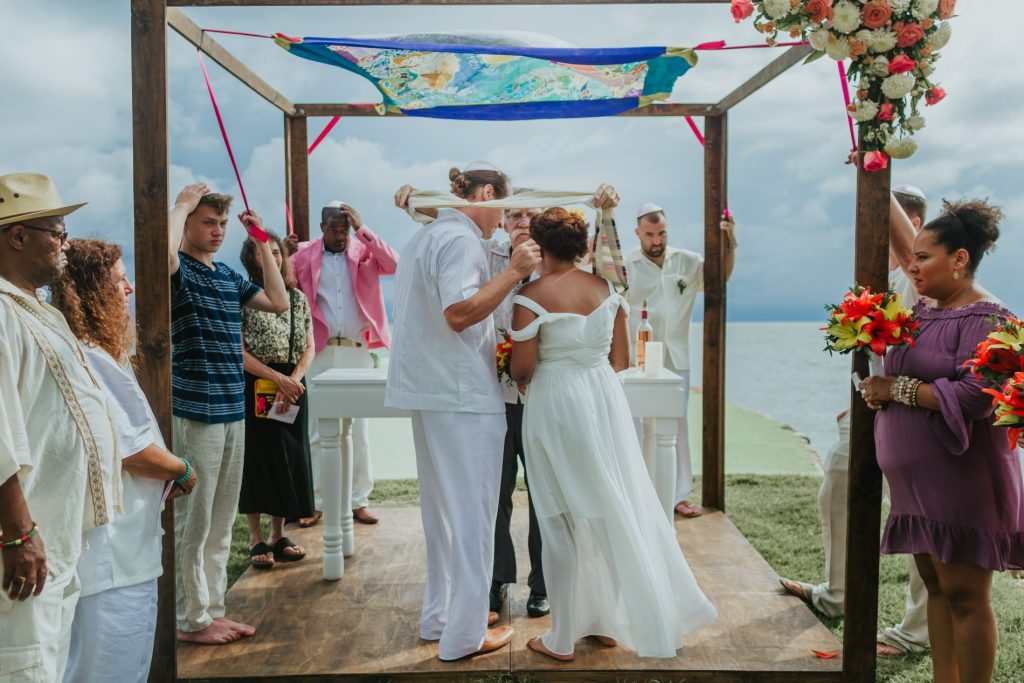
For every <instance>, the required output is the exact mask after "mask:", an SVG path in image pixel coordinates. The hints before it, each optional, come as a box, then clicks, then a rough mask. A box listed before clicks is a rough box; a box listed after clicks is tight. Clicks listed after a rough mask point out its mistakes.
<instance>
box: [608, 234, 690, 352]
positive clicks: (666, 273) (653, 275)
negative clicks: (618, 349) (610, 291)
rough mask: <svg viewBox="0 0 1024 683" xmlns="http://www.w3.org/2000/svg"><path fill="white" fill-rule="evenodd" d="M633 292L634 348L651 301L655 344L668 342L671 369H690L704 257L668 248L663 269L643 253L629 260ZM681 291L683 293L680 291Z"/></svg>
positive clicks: (631, 335) (630, 294) (628, 296)
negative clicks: (691, 336)
mask: <svg viewBox="0 0 1024 683" xmlns="http://www.w3.org/2000/svg"><path fill="white" fill-rule="evenodd" d="M625 260H626V270H627V273H628V278H629V289H628V290H626V300H627V301H628V302H629V338H630V342H629V343H630V345H631V346H632V345H634V344H635V343H636V328H638V327H639V326H640V314H641V309H642V308H643V300H644V299H647V320H648V322H649V323H650V324H651V327H652V328H653V334H652V337H653V341H660V342H664V344H665V349H666V353H667V357H666V358H665V362H666V364H667V365H669V366H671V367H673V368H675V369H676V370H689V369H690V322H691V321H692V319H693V306H694V303H695V302H696V300H697V294H699V293H700V292H703V291H704V257H703V256H701V255H700V254H697V253H694V252H692V251H686V250H684V249H676V248H674V247H669V246H666V247H665V261H664V265H663V266H662V267H661V268H659V267H658V266H657V265H655V264H654V263H653V262H652V261H651V260H650V259H649V258H647V257H646V256H644V253H643V251H641V250H640V249H635V250H633V251H632V252H630V253H629V254H628V255H627V256H626V259H625ZM680 289H681V290H682V291H680Z"/></svg>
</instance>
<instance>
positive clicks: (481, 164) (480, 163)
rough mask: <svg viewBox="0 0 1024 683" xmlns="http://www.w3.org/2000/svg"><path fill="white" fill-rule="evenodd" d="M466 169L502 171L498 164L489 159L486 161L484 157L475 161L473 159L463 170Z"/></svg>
mask: <svg viewBox="0 0 1024 683" xmlns="http://www.w3.org/2000/svg"><path fill="white" fill-rule="evenodd" d="M466 171H498V172H499V173H500V172H501V171H500V170H499V169H498V167H497V166H495V165H494V164H492V163H491V162H489V161H484V160H483V159H476V160H475V161H471V162H469V163H468V164H466V168H464V169H462V172H463V173H465V172H466Z"/></svg>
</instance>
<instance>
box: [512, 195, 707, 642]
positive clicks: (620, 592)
mask: <svg viewBox="0 0 1024 683" xmlns="http://www.w3.org/2000/svg"><path fill="white" fill-rule="evenodd" d="M530 236H531V237H533V239H534V241H535V242H536V243H537V244H538V245H539V246H540V250H541V255H542V262H541V267H540V273H541V277H540V278H539V279H537V280H535V281H533V282H530V283H528V284H526V285H524V286H523V288H522V289H521V290H520V294H519V295H518V296H516V297H515V298H514V299H513V302H514V304H515V308H514V310H513V314H512V327H513V328H514V329H513V331H512V339H513V341H514V345H513V348H512V361H511V370H512V377H513V379H515V380H516V381H517V382H519V383H521V384H529V385H530V389H529V391H528V392H527V394H526V401H525V402H526V409H525V412H524V416H523V447H524V450H525V452H526V471H527V475H528V477H529V479H530V489H531V492H532V495H533V504H534V508H535V509H536V513H537V520H538V522H539V524H540V531H541V538H542V541H543V543H542V548H543V550H542V557H543V562H544V579H545V582H546V583H547V586H548V595H549V600H550V603H551V630H550V631H548V632H547V633H545V634H544V635H543V636H540V637H539V638H534V639H532V640H530V641H529V642H528V643H527V646H528V647H529V648H530V649H532V650H535V651H537V652H540V653H542V654H544V655H547V656H549V657H553V658H554V659H557V660H559V661H571V660H572V659H573V650H574V647H575V642H576V640H578V639H580V638H583V637H586V636H593V637H595V638H596V639H597V640H598V641H599V642H600V643H601V644H603V645H605V646H609V647H610V646H614V645H616V644H617V643H618V642H621V643H622V644H623V645H625V646H626V647H628V648H631V649H633V650H635V651H636V653H637V654H638V655H640V656H641V657H675V656H676V650H677V649H678V648H680V647H682V644H683V636H684V635H685V634H686V633H689V632H690V631H693V630H694V629H697V628H700V627H701V626H704V625H705V624H707V623H709V622H710V621H712V620H713V619H714V618H715V615H716V613H715V608H714V607H713V606H712V605H711V603H710V602H709V601H708V599H707V598H706V597H705V596H704V594H703V593H702V592H701V590H700V587H699V586H698V585H697V581H696V579H695V578H694V576H693V573H692V572H691V571H690V568H689V566H688V565H687V564H686V560H685V558H684V557H683V553H682V550H681V549H680V548H679V544H678V543H677V542H676V536H675V529H674V528H673V527H672V525H671V523H669V521H668V520H667V519H666V518H665V513H664V512H663V511H662V510H661V508H660V505H659V503H658V496H657V494H656V493H655V491H654V484H653V483H652V482H651V478H650V476H649V475H648V473H647V467H646V465H645V464H644V460H643V455H642V454H641V452H640V443H639V441H638V440H637V436H636V429H635V428H634V427H633V421H632V418H631V417H630V410H629V405H628V404H627V403H626V396H625V394H624V393H623V390H622V385H621V383H620V382H619V378H618V377H616V375H615V373H616V372H618V371H620V370H624V369H625V368H626V367H628V365H629V340H628V337H627V335H628V333H627V324H626V321H627V318H628V305H627V304H626V301H625V300H624V299H623V298H622V297H621V296H619V295H618V294H616V293H615V290H614V289H613V288H612V286H611V283H609V282H608V281H606V280H605V279H603V278H601V277H599V276H598V275H594V274H592V273H586V272H583V271H581V270H580V269H579V268H577V267H576V262H577V261H578V260H579V259H580V258H582V257H583V256H584V255H585V254H586V253H587V224H586V222H585V221H584V220H583V219H582V218H581V217H579V216H577V215H574V214H571V213H569V212H567V211H566V210H564V209H559V208H555V209H548V210H547V211H545V212H544V213H542V214H540V215H538V216H536V217H534V219H533V220H532V221H531V223H530Z"/></svg>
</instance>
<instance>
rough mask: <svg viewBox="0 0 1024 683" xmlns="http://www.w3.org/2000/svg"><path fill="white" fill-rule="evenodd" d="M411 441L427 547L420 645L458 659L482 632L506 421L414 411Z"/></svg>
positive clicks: (480, 639) (474, 646)
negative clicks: (432, 645) (430, 643)
mask: <svg viewBox="0 0 1024 683" xmlns="http://www.w3.org/2000/svg"><path fill="white" fill-rule="evenodd" d="M412 434H413V440H414V442H415V444H416V472H417V475H418V477H419V487H420V514H421V515H422V518H423V535H424V537H425V539H426V542H427V579H426V586H425V588H424V591H423V609H422V611H421V613H420V637H421V638H423V639H424V640H440V641H441V643H440V653H439V656H440V658H441V659H445V660H449V659H458V658H460V657H465V656H466V655H468V654H472V653H473V652H476V651H477V650H479V649H480V646H481V645H482V644H483V640H484V633H485V631H486V630H487V612H488V605H489V602H488V597H487V596H488V591H489V590H490V586H491V570H492V565H493V562H494V519H495V515H496V514H497V512H498V489H499V487H500V486H499V485H500V483H501V463H502V446H503V443H504V439H505V416H504V415H501V414H498V413H495V414H494V415H478V414H474V413H443V412H434V411H419V410H414V411H413V412H412Z"/></svg>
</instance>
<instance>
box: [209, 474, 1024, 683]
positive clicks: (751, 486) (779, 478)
mask: <svg viewBox="0 0 1024 683" xmlns="http://www.w3.org/2000/svg"><path fill="white" fill-rule="evenodd" d="M819 482H820V478H818V477H812V476H799V475H761V474H757V475H752V474H734V475H727V476H726V507H727V509H728V511H729V518H730V519H731V520H732V521H733V523H734V524H736V526H737V527H738V528H739V529H740V531H742V532H743V534H744V536H746V537H747V539H748V540H749V541H750V543H751V544H752V545H753V546H754V547H755V548H757V550H758V552H760V553H761V555H762V556H763V557H764V558H765V559H766V560H767V561H768V563H769V564H770V565H771V566H772V567H774V568H775V570H776V571H777V572H778V573H779V575H780V576H785V577H787V578H791V579H797V580H800V581H808V582H811V583H817V582H819V581H821V580H822V579H823V578H824V568H825V555H824V551H823V550H822V547H821V531H820V527H819V525H818V512H817V510H818V507H817V495H818V484H819ZM520 487H522V482H520ZM696 490H697V491H700V487H699V486H698V487H697V488H696ZM370 500H371V504H372V505H374V506H376V507H407V506H415V505H418V502H419V496H418V493H417V487H416V481H415V480H413V479H399V480H386V481H378V482H377V483H376V489H375V490H374V492H373V496H372V497H371V499H370ZM247 542H248V530H247V528H246V525H245V518H244V517H242V516H239V518H238V520H237V521H236V524H235V535H234V542H233V544H232V548H231V560H230V562H229V564H228V574H229V581H230V582H231V583H233V582H234V581H235V579H237V577H238V576H240V575H241V573H242V571H244V570H245V567H246V566H248V561H249V553H248V545H247ZM906 582H907V565H906V560H905V559H904V558H903V557H890V556H884V555H883V556H882V562H881V567H880V579H879V595H878V612H879V617H878V624H879V628H880V629H881V628H884V627H887V626H892V625H893V624H896V623H898V622H899V621H900V620H901V619H902V618H903V601H904V587H905V586H906ZM993 602H994V604H995V607H996V618H997V620H998V622H999V657H998V659H997V661H996V674H995V677H994V679H993V680H994V681H995V682H996V683H1017V682H1018V681H1020V680H1022V675H1021V673H1020V672H1021V671H1024V586H1022V582H1021V580H1019V579H1015V578H1013V577H1012V576H1010V575H1009V574H997V575H996V579H995V585H994V587H993ZM821 620H822V622H823V623H824V624H825V625H826V626H827V627H828V628H829V629H831V630H832V632H833V633H835V634H836V636H837V637H838V638H840V639H842V633H843V626H842V620H840V619H828V618H822V619H821ZM1014 672H1017V673H1014ZM877 680H878V681H884V682H885V683H927V682H928V681H931V658H930V657H929V656H928V655H927V654H924V655H910V656H906V657H898V658H893V659H880V660H879V663H878V678H877ZM652 681H659V682H660V683H669V679H661V678H657V677H654V678H650V679H644V680H642V681H640V680H628V681H627V679H623V680H622V683H650V682H652ZM478 683H543V682H542V681H540V680H539V679H535V678H526V677H519V678H514V677H511V676H509V675H503V676H492V677H489V678H480V679H478Z"/></svg>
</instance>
